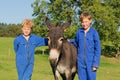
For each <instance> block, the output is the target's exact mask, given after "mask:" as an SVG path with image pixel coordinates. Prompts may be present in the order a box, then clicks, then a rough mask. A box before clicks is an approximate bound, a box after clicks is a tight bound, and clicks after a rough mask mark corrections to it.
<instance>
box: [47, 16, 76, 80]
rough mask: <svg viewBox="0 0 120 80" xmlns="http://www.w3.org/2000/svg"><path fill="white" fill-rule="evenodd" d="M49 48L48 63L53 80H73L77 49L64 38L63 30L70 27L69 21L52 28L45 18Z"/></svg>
mask: <svg viewBox="0 0 120 80" xmlns="http://www.w3.org/2000/svg"><path fill="white" fill-rule="evenodd" d="M46 24H47V27H48V29H49V32H48V46H49V61H50V65H51V68H52V71H53V74H54V78H55V80H60V76H61V77H62V79H63V80H73V79H74V77H75V74H76V71H77V69H76V59H77V49H76V47H74V46H73V44H71V43H70V42H69V41H68V40H67V39H65V38H64V35H63V32H64V30H65V29H66V28H67V27H69V26H70V24H71V21H68V22H66V23H64V24H63V25H59V26H54V25H53V24H52V23H51V21H50V20H49V19H48V18H46Z"/></svg>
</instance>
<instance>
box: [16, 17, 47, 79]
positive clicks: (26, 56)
mask: <svg viewBox="0 0 120 80" xmlns="http://www.w3.org/2000/svg"><path fill="white" fill-rule="evenodd" d="M32 27H33V22H32V21H31V20H30V19H25V20H24V21H23V22H22V34H21V35H19V36H18V37H17V38H16V39H15V40H14V50H15V53H16V68H17V72H18V80H31V76H32V71H33V67H34V51H35V48H36V47H37V46H45V45H47V39H46V38H41V37H38V36H36V35H34V34H31V30H32Z"/></svg>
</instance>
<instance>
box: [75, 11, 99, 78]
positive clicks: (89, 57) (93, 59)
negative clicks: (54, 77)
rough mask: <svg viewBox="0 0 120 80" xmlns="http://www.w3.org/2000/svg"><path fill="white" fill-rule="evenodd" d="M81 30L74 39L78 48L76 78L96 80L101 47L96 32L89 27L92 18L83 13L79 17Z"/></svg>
mask: <svg viewBox="0 0 120 80" xmlns="http://www.w3.org/2000/svg"><path fill="white" fill-rule="evenodd" d="M80 21H81V24H82V28H80V29H79V30H78V31H77V33H76V37H75V42H76V46H77V48H78V56H77V63H78V78H79V80H96V71H97V68H98V67H99V63H100V55H101V47H100V39H99V35H98V32H97V31H96V30H95V29H93V28H92V27H90V26H91V23H92V17H91V15H90V14H89V13H87V12H83V13H82V14H81V16H80Z"/></svg>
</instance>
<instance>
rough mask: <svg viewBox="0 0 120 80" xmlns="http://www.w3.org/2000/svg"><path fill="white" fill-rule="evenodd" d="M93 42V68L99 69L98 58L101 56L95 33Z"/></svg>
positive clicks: (96, 33) (97, 37) (98, 40)
mask: <svg viewBox="0 0 120 80" xmlns="http://www.w3.org/2000/svg"><path fill="white" fill-rule="evenodd" d="M94 42H95V47H94V49H95V51H94V52H95V53H94V59H93V67H99V63H100V56H101V46H100V39H99V35H98V32H97V31H96V32H95V34H94Z"/></svg>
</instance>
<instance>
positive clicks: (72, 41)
mask: <svg viewBox="0 0 120 80" xmlns="http://www.w3.org/2000/svg"><path fill="white" fill-rule="evenodd" d="M68 41H69V42H70V43H71V44H73V45H74V46H75V47H77V44H76V41H75V39H68Z"/></svg>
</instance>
